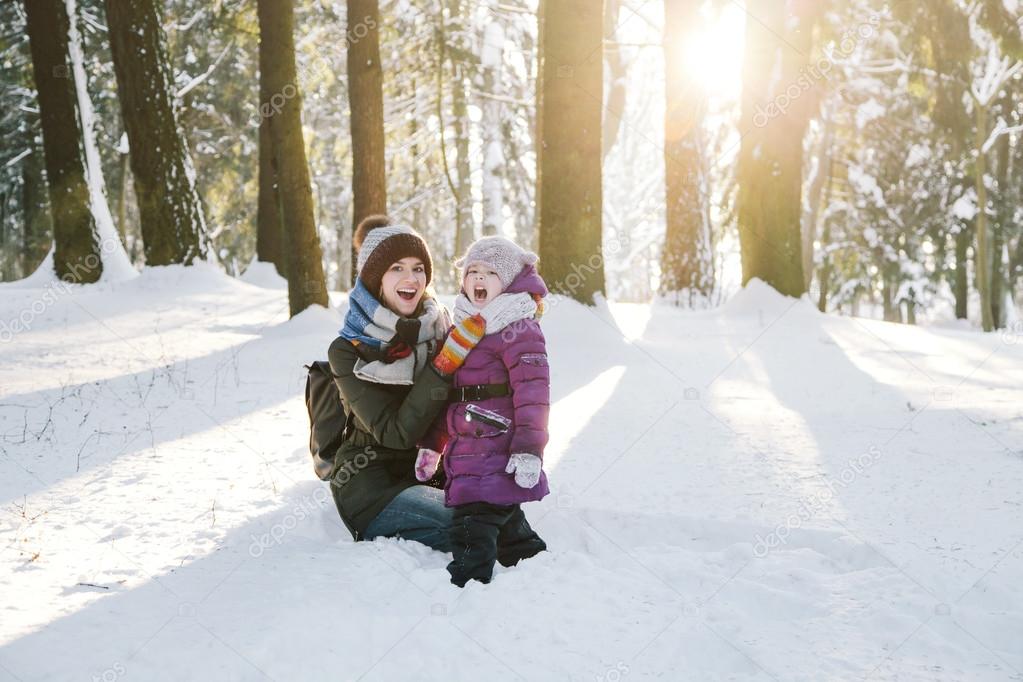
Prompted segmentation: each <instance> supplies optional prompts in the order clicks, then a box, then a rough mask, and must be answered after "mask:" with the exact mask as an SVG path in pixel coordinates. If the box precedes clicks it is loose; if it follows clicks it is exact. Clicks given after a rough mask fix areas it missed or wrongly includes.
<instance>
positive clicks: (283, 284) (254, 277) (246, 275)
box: [238, 256, 288, 291]
mask: <svg viewBox="0 0 1023 682" xmlns="http://www.w3.org/2000/svg"><path fill="white" fill-rule="evenodd" d="M238 279H240V280H241V281H243V282H245V283H247V284H251V285H253V286H257V287H263V288H264V289H284V290H285V291H287V289H288V280H286V279H284V278H283V277H281V276H280V275H279V274H277V268H276V267H275V266H274V264H273V263H265V262H263V261H259V260H256V257H255V256H253V257H252V262H250V263H249V265H248V266H247V267H246V268H245V272H243V273H242V275H241V277H239V278H238Z"/></svg>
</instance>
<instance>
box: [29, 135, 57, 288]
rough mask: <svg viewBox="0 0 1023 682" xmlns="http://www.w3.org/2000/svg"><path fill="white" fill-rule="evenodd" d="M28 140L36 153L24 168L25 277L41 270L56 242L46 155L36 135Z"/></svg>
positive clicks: (32, 153) (31, 154)
mask: <svg viewBox="0 0 1023 682" xmlns="http://www.w3.org/2000/svg"><path fill="white" fill-rule="evenodd" d="M27 141H28V144H30V145H31V149H32V152H31V153H30V154H29V155H28V156H26V157H25V159H24V161H23V162H22V166H21V208H22V211H24V216H25V219H24V220H25V222H24V228H23V230H22V243H21V272H22V273H23V274H24V275H28V274H29V273H31V272H33V271H35V269H36V268H38V267H39V265H40V263H42V262H43V259H44V258H46V252H47V251H49V249H50V244H51V242H52V241H53V224H52V223H51V222H50V206H49V202H48V201H47V199H46V178H45V177H44V175H43V158H42V157H43V152H42V150H40V149H39V147H38V145H36V142H35V139H34V136H33V135H29V136H28V140H27Z"/></svg>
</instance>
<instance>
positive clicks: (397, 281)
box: [380, 256, 426, 317]
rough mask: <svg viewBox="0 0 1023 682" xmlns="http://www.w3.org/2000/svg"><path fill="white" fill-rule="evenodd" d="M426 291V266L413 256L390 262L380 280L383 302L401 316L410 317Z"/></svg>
mask: <svg viewBox="0 0 1023 682" xmlns="http://www.w3.org/2000/svg"><path fill="white" fill-rule="evenodd" d="M425 291H426V267H425V266H424V265H423V261H421V260H419V259H418V258H415V257H412V256H410V257H408V258H402V259H401V260H400V261H398V262H397V263H391V267H389V268H387V272H385V273H384V276H383V279H381V280H380V296H381V298H382V299H383V304H384V305H386V306H387V307H388V308H390V309H391V310H393V311H394V312H395V313H397V314H398V315H401V316H402V317H411V315H412V314H413V313H414V312H415V310H416V306H418V305H419V301H420V300H422V298H423V293H424V292H425Z"/></svg>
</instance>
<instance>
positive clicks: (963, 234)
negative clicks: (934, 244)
mask: <svg viewBox="0 0 1023 682" xmlns="http://www.w3.org/2000/svg"><path fill="white" fill-rule="evenodd" d="M971 237H972V234H971V232H970V230H969V228H967V227H965V226H964V227H962V228H960V230H959V232H957V233H956V235H955V240H956V272H955V292H954V293H955V299H956V319H959V320H965V319H966V314H967V312H968V310H967V300H968V299H969V296H970V287H969V276H968V273H967V269H968V268H969V257H968V254H967V251H968V250H969V248H970V242H971V241H972V240H971Z"/></svg>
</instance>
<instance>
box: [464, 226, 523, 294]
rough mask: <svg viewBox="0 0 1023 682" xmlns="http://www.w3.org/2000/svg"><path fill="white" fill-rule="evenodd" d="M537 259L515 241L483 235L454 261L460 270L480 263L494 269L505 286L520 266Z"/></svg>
mask: <svg viewBox="0 0 1023 682" xmlns="http://www.w3.org/2000/svg"><path fill="white" fill-rule="evenodd" d="M537 260H539V259H538V258H537V255H536V254H535V253H533V252H532V251H527V250H525V249H524V248H522V247H521V246H519V245H518V244H516V243H515V242H513V241H512V240H510V239H506V238H505V237H496V236H494V237H483V238H482V239H477V240H476V241H475V242H473V244H472V246H470V247H469V250H468V251H466V252H465V255H464V256H462V257H461V258H459V259H458V260H457V261H455V265H456V266H457V267H458V268H459V269H460V270H461V271H462V276H463V277H464V276H465V271H466V270H468V269H469V266H471V265H476V264H482V265H487V266H489V267H491V268H493V269H494V272H496V273H497V276H498V278H499V279H500V280H501V284H503V285H504V286H505V287H507V286H508V285H509V284H511V283H512V280H514V279H515V278H516V277H517V276H518V274H519V273H520V272H522V268H524V267H526V266H527V265H533V264H534V263H536V261H537Z"/></svg>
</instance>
